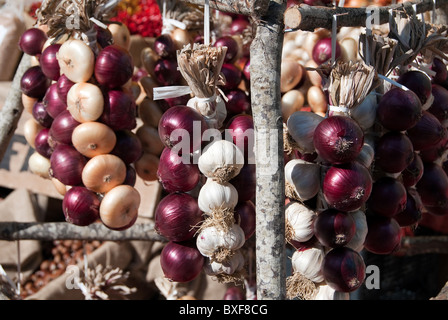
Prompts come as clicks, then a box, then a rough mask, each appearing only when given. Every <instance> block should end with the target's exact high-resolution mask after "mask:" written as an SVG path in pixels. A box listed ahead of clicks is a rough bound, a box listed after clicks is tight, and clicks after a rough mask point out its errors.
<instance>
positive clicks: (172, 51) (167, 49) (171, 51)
mask: <svg viewBox="0 0 448 320" xmlns="http://www.w3.org/2000/svg"><path fill="white" fill-rule="evenodd" d="M154 51H155V52H156V53H157V55H158V56H159V57H161V58H174V57H175V55H176V45H175V44H174V41H173V38H171V35H169V34H167V33H164V34H161V35H159V36H158V37H157V38H156V39H155V40H154Z"/></svg>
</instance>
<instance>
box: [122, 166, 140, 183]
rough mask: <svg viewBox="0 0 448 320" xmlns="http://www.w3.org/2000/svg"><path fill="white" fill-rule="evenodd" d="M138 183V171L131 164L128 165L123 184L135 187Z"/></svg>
mask: <svg viewBox="0 0 448 320" xmlns="http://www.w3.org/2000/svg"><path fill="white" fill-rule="evenodd" d="M136 182H137V171H135V168H134V167H133V166H131V165H130V164H127V165H126V177H125V178H124V181H123V184H126V185H128V186H131V187H134V186H135V183H136Z"/></svg>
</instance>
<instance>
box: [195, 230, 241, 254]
mask: <svg viewBox="0 0 448 320" xmlns="http://www.w3.org/2000/svg"><path fill="white" fill-rule="evenodd" d="M244 242H245V236H244V231H243V229H241V227H240V226H239V225H237V224H233V225H232V227H231V228H230V229H229V230H227V231H225V230H222V229H218V228H216V227H214V226H212V227H207V228H203V229H202V230H201V231H200V232H199V234H198V236H197V238H196V246H197V248H198V250H199V252H200V253H201V254H202V255H203V256H205V257H211V258H213V259H214V260H217V261H218V262H221V261H224V260H225V258H226V257H227V255H228V253H229V251H235V250H238V249H240V248H241V247H242V246H243V245H244ZM221 254H224V256H225V257H222V258H221V257H220V255H221Z"/></svg>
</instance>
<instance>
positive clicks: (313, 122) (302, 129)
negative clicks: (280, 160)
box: [286, 111, 324, 153]
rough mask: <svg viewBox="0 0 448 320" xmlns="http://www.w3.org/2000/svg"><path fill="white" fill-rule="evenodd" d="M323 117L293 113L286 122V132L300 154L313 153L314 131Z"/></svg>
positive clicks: (305, 112) (298, 112)
mask: <svg viewBox="0 0 448 320" xmlns="http://www.w3.org/2000/svg"><path fill="white" fill-rule="evenodd" d="M322 120H324V117H322V116H320V115H318V114H316V113H314V112H308V111H296V112H294V113H293V114H292V115H291V116H290V117H289V118H288V121H287V122H286V127H287V128H288V132H289V134H290V135H291V137H292V138H293V139H294V141H295V142H296V143H297V145H298V146H299V151H300V152H301V153H314V152H315V151H316V149H315V148H314V139H313V136H314V130H315V129H316V127H317V126H318V124H319V123H320V122H321V121H322Z"/></svg>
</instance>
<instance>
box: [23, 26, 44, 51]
mask: <svg viewBox="0 0 448 320" xmlns="http://www.w3.org/2000/svg"><path fill="white" fill-rule="evenodd" d="M47 40H48V37H47V34H46V33H45V32H44V31H43V30H42V29H39V28H34V27H33V28H29V29H27V30H26V31H25V32H24V33H23V34H22V35H21V36H20V40H19V48H20V50H22V51H23V52H24V53H26V54H28V55H30V56H36V55H38V54H40V53H42V49H43V47H44V44H45V42H46V41H47Z"/></svg>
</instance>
